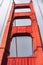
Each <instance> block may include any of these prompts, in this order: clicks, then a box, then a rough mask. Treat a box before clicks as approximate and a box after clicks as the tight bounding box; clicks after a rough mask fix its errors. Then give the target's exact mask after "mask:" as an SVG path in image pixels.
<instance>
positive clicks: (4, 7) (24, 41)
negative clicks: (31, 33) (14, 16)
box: [0, 0, 43, 56]
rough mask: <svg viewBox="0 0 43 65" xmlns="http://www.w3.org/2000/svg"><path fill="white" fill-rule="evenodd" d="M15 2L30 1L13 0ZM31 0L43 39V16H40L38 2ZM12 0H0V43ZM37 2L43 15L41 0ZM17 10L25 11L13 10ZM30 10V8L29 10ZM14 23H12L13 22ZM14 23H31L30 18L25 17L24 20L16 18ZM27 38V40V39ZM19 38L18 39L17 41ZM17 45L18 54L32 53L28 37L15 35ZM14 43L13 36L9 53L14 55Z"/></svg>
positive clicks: (26, 0) (18, 24) (23, 0)
mask: <svg viewBox="0 0 43 65" xmlns="http://www.w3.org/2000/svg"><path fill="white" fill-rule="evenodd" d="M14 1H15V3H26V2H27V3H28V2H30V0H14ZM32 1H33V7H34V10H35V13H36V17H37V21H38V25H39V28H40V33H41V38H42V41H43V17H42V16H41V13H40V10H39V7H38V3H37V0H32ZM12 2H13V0H0V44H1V41H2V37H3V33H4V29H5V26H6V23H7V19H8V16H9V12H10V9H11V5H12ZM38 2H39V6H40V9H41V12H42V15H43V0H38ZM17 11H27V12H28V9H27V10H26V9H25V10H15V12H17ZM29 11H30V10H29ZM13 25H14V23H13ZM16 25H17V26H20V25H21V26H22V25H31V20H30V19H28V20H27V19H26V20H24V19H23V20H16ZM28 39H29V40H28ZM19 40H20V41H19ZM17 42H18V43H17V45H18V56H23V55H24V56H26V55H27V56H28V55H29V56H30V55H32V46H31V45H32V44H31V43H32V40H31V38H30V37H27V36H26V37H17ZM15 47H16V45H15V38H13V40H12V44H11V49H10V55H11V56H16V48H15Z"/></svg>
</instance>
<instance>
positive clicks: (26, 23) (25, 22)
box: [13, 19, 32, 26]
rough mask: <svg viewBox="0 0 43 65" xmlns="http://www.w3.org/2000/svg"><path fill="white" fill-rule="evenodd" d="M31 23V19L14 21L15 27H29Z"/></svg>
mask: <svg viewBox="0 0 43 65" xmlns="http://www.w3.org/2000/svg"><path fill="white" fill-rule="evenodd" d="M31 23H32V22H31V20H30V19H15V20H14V21H13V26H15V25H16V26H29V25H31Z"/></svg>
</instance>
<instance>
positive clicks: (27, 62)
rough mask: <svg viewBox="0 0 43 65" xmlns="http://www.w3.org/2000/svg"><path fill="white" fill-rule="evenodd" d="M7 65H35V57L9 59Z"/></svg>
mask: <svg viewBox="0 0 43 65" xmlns="http://www.w3.org/2000/svg"><path fill="white" fill-rule="evenodd" d="M8 58H9V59H8V64H7V65H12V64H13V65H14V64H15V65H35V57H19V58H18V57H8Z"/></svg>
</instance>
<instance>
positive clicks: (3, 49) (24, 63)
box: [0, 2, 43, 65]
mask: <svg viewBox="0 0 43 65" xmlns="http://www.w3.org/2000/svg"><path fill="white" fill-rule="evenodd" d="M20 8H30V9H31V12H14V10H15V9H20ZM25 18H27V19H31V21H32V22H31V25H30V26H13V25H12V24H13V20H15V19H25ZM17 35H18V36H19V35H20V36H22V35H24V36H25V35H26V36H27V35H28V36H30V37H31V38H32V45H33V48H34V49H33V55H32V56H31V57H9V54H10V52H9V49H10V45H11V44H10V43H11V40H12V38H13V37H14V36H17ZM0 65H43V47H42V41H41V36H40V31H39V27H38V24H37V20H36V16H35V12H34V8H33V3H32V2H30V3H24V4H15V3H14V2H13V3H12V7H11V11H10V14H9V18H8V20H7V24H6V27H5V30H4V35H3V39H2V44H1V46H0Z"/></svg>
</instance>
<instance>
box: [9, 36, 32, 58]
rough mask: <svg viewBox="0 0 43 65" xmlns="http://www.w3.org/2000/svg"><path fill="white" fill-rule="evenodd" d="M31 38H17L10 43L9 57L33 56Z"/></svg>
mask: <svg viewBox="0 0 43 65" xmlns="http://www.w3.org/2000/svg"><path fill="white" fill-rule="evenodd" d="M32 48H33V47H32V38H31V37H28V36H17V37H14V38H13V39H12V41H11V46H10V56H11V57H27V56H28V57H29V56H32V54H33V49H32Z"/></svg>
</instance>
